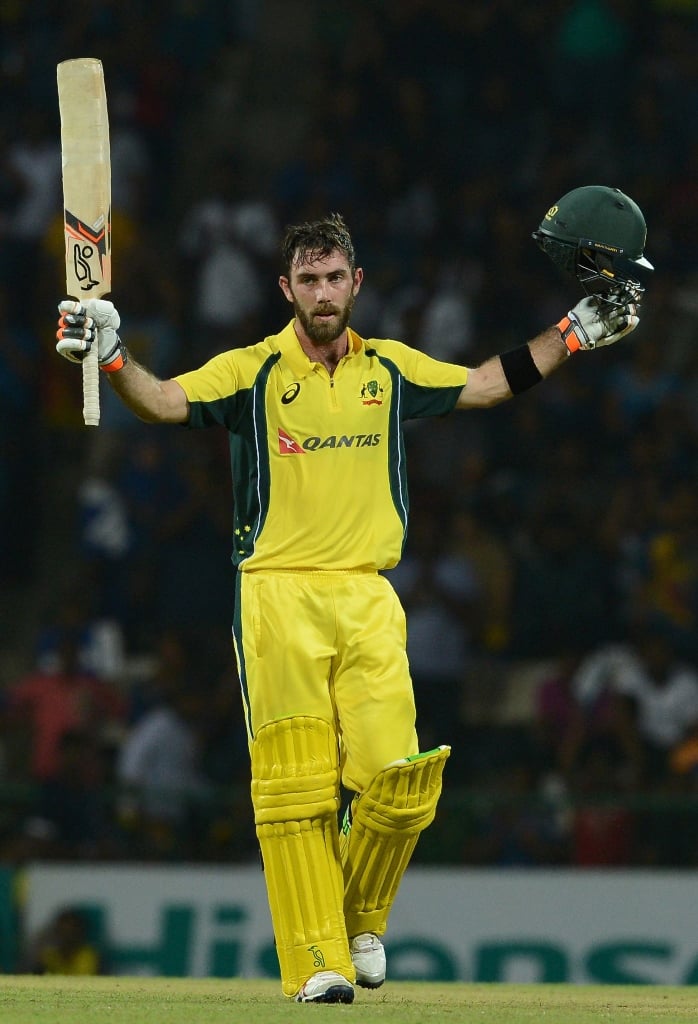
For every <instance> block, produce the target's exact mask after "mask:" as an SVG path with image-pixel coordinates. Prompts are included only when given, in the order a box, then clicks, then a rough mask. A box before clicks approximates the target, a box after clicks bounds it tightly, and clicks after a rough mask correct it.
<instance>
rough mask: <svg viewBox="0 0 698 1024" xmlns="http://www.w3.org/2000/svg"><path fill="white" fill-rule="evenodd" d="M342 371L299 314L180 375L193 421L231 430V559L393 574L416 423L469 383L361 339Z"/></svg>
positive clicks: (450, 403)
mask: <svg viewBox="0 0 698 1024" xmlns="http://www.w3.org/2000/svg"><path fill="white" fill-rule="evenodd" d="M349 342H350V344H349V351H348V352H347V354H346V356H344V358H343V359H341V360H340V363H339V365H338V366H337V368H336V370H335V372H334V374H333V376H332V377H330V375H329V373H328V372H327V370H326V369H325V367H324V366H322V365H321V364H319V363H312V362H311V361H310V360H309V359H308V357H307V356H306V355H305V353H304V352H303V350H302V348H301V346H300V343H299V341H298V339H297V337H296V334H295V331H294V328H293V321H292V322H291V323H290V324H288V325H287V327H286V328H285V329H284V330H283V331H282V332H281V333H280V334H277V335H272V336H270V337H268V338H265V339H264V341H262V342H260V343H259V344H258V345H252V346H250V347H249V348H244V349H233V350H231V351H230V352H223V353H221V354H220V355H218V356H214V358H213V359H211V360H209V362H208V363H206V364H205V365H204V366H202V367H200V368H199V369H198V370H193V371H191V372H190V373H185V374H182V375H181V376H179V377H176V378H175V379H176V380H177V381H178V382H179V383H180V385H181V386H182V388H183V389H184V392H185V394H186V396H187V399H188V400H189V404H190V410H191V412H190V418H189V425H190V426H191V427H204V426H210V425H213V424H219V425H221V426H224V427H225V428H226V429H227V430H228V432H229V434H230V458H231V465H232V472H233V494H234V504H235V527H234V550H233V562H234V563H235V565H236V566H238V567H239V568H242V569H245V570H251V569H305V570H337V569H339V570H342V569H374V570H375V569H384V568H390V567H391V566H393V565H395V564H396V562H397V561H398V560H399V558H400V555H401V553H402V548H403V545H404V542H405V535H406V529H407V518H408V511H409V500H408V488H407V473H406V460H405V442H404V436H403V430H402V423H403V421H404V420H407V419H414V418H420V417H425V416H440V415H444V414H445V413H448V412H450V411H451V410H452V409H453V408H454V407H455V404H456V402H457V400H458V396H459V395H460V392H461V390H462V388H463V386H464V384H465V382H466V380H467V370H466V369H465V368H464V367H460V366H455V365H453V364H450V363H443V362H439V361H438V360H435V359H432V358H430V357H429V356H426V355H425V354H424V353H422V352H419V351H417V350H416V349H412V348H410V347H409V346H407V345H404V344H402V343H401V342H398V341H392V340H389V339H381V340H377V339H371V341H369V342H365V341H363V339H362V338H360V337H359V336H358V335H357V334H356V333H355V332H354V331H351V330H350V331H349Z"/></svg>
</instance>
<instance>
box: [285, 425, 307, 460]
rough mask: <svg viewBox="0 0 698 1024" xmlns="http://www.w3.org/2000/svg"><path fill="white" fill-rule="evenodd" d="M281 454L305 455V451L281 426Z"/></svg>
mask: <svg viewBox="0 0 698 1024" xmlns="http://www.w3.org/2000/svg"><path fill="white" fill-rule="evenodd" d="M279 455H305V452H304V451H303V449H302V448H301V446H300V445H299V444H298V442H297V441H294V440H293V438H292V437H290V436H289V435H288V434H287V433H286V431H285V430H282V429H281V427H279Z"/></svg>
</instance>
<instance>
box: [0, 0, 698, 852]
mask: <svg viewBox="0 0 698 1024" xmlns="http://www.w3.org/2000/svg"><path fill="white" fill-rule="evenodd" d="M81 6H82V15H83V16H81V17H79V18H78V17H76V18H71V19H66V18H65V16H64V12H63V9H62V7H61V5H59V4H56V3H53V2H51V0H32V2H31V3H27V4H24V5H22V4H7V5H2V6H1V7H0V79H1V82H2V88H1V89H0V416H1V417H2V437H3V442H2V449H1V452H0V524H1V526H2V531H1V535H2V538H3V540H2V546H1V548H0V589H1V590H2V592H3V594H4V599H3V603H2V608H3V618H5V619H6V621H5V622H3V623H2V630H1V633H0V641H1V642H2V647H3V654H4V657H3V660H2V663H1V664H2V671H3V678H2V679H0V754H1V755H2V761H1V762H0V785H2V786H3V792H4V794H5V796H4V798H3V799H2V800H0V856H2V857H4V858H6V859H23V858H27V857H32V856H46V857H63V858H65V857H82V858H115V857H116V858H118V857H140V858H151V859H152V858H164V859H168V858H176V857H179V858H189V859H243V858H246V857H249V856H254V850H255V846H254V836H253V828H252V823H251V812H250V810H249V808H248V803H249V801H248V795H247V786H248V781H247V780H248V759H247V741H246V736H245V730H244V725H243V722H242V718H241V713H240V709H239V695H238V684H237V679H236V676H235V665H234V658H233V651H232V642H231V634H230V627H231V622H232V611H233V609H232V593H233V578H232V568H231V564H230V547H231V523H232V507H231V491H230V476H229V467H228V449H227V438H226V437H225V436H224V435H223V433H222V432H215V433H213V432H212V433H208V434H206V436H203V435H202V434H194V433H188V432H187V431H186V430H180V429H175V428H155V427H149V426H145V425H143V424H140V423H139V422H138V421H136V420H135V419H134V418H133V417H131V415H130V414H128V413H126V412H125V411H124V410H123V409H122V408H121V407H120V406H119V404H118V403H117V402H116V400H115V399H114V397H113V395H111V393H110V392H109V390H108V388H106V387H105V386H103V389H102V422H101V425H100V427H99V429H98V430H97V431H90V430H87V429H86V428H84V427H83V426H82V422H81V396H80V380H79V373H78V374H77V375H76V373H75V368H74V367H71V366H70V365H69V364H68V363H66V362H64V361H63V360H61V359H59V358H58V357H57V356H56V355H55V352H54V349H53V347H54V331H55V327H54V322H55V315H54V312H53V311H54V310H55V307H56V304H57V302H58V301H59V300H60V298H61V297H62V294H63V289H64V284H63V236H62V203H61V192H60V188H61V183H60V174H61V166H60V133H59V125H58V110H57V101H56V96H55V65H56V63H57V61H60V60H62V59H65V58H67V57H72V56H79V55H88V54H89V55H94V56H99V57H101V59H102V60H103V62H104V65H105V71H106V78H107V89H108V96H109V106H110V122H111V132H112V139H111V146H112V175H113V181H112V187H113V211H112V226H113V239H114V291H113V298H114V301H115V303H116V304H117V307H118V308H119V311H120V313H121V317H122V335H123V337H124V339H125V341H126V342H127V344H128V345H129V348H130V349H131V350H132V351H133V353H134V354H135V355H136V358H138V359H139V360H140V361H143V362H145V363H146V364H147V365H149V366H150V367H151V368H152V369H153V370H154V371H155V372H156V373H158V374H160V375H169V374H172V373H176V372H179V371H183V370H186V369H190V368H193V367H194V366H196V365H198V364H199V363H201V362H202V361H204V360H205V359H206V358H208V357H209V356H210V355H212V354H214V353H215V352H218V351H222V350H223V349H225V348H229V347H235V346H240V345H246V344H250V343H253V342H255V341H257V340H259V339H261V338H262V337H263V336H264V335H265V334H268V333H272V332H275V331H277V330H278V329H279V328H280V327H281V326H283V325H284V324H285V323H286V321H287V319H288V310H287V307H286V304H285V302H284V300H283V298H282V296H281V293H280V292H279V290H278V288H277V285H276V279H277V277H278V273H279V266H278V259H277V250H278V242H279V238H280V234H281V231H282V229H283V226H284V225H285V224H286V223H288V222H290V221H293V222H296V221H299V220H302V219H306V218H310V217H313V216H315V215H322V214H324V213H327V212H329V211H332V210H339V211H340V212H341V213H342V214H343V215H344V217H345V219H346V221H347V223H348V224H349V227H350V229H351V231H352V233H353V236H354V240H355V244H356V249H357V255H358V260H359V263H360V264H361V265H362V266H363V268H364V271H365V275H366V277H365V282H364V285H363V287H362V290H361V295H360V296H359V299H358V301H357V305H356V308H355V316H354V319H353V321H352V323H353V326H354V327H355V329H357V330H358V331H359V332H360V333H362V334H364V335H365V336H369V337H370V336H374V337H376V336H378V337H394V338H399V339H400V340H403V341H406V342H408V343H410V344H412V345H414V346H415V347H417V348H420V349H422V350H424V351H427V352H429V353H431V354H432V355H435V356H437V357H439V358H444V359H448V360H451V361H456V362H466V363H469V364H474V363H477V362H479V361H480V360H482V359H484V358H486V357H487V356H489V355H491V354H493V353H495V352H499V351H502V350H503V349H505V348H508V347H513V346H515V345H517V344H520V343H522V342H523V341H524V340H526V339H528V338H530V337H532V336H533V335H534V334H535V333H537V332H538V331H539V330H540V329H541V328H542V327H543V326H545V325H547V324H549V323H554V322H556V321H557V320H558V319H559V318H560V317H561V316H562V315H563V314H564V313H565V312H566V311H567V309H568V308H570V306H571V305H573V304H574V302H575V301H576V300H577V298H578V297H579V296H578V293H577V292H576V290H575V285H574V284H573V283H572V282H571V281H569V280H564V279H562V278H560V277H559V276H558V275H557V272H556V271H555V269H554V268H553V266H552V265H551V264H549V263H547V262H546V258H545V257H544V256H543V255H542V254H541V253H540V252H539V251H538V250H537V249H536V247H535V245H534V243H533V242H532V240H531V232H532V231H533V230H534V229H535V228H536V227H537V226H538V223H539V222H540V220H541V218H542V216H543V214H544V213H545V211H546V210H547V209H548V207H549V206H550V205H551V204H552V203H553V202H554V201H555V200H556V199H557V198H559V197H560V196H561V195H562V194H563V193H564V192H566V191H568V190H569V189H571V188H574V187H576V186H578V185H582V184H609V185H614V186H617V187H619V188H621V189H622V190H623V191H625V192H626V193H627V194H629V195H630V196H632V197H633V198H634V199H635V200H636V201H637V202H638V203H639V204H640V206H641V207H642V209H643V211H644V213H645V216H646V219H647V223H648V229H649V233H648V242H647V249H646V255H647V256H648V258H649V259H650V260H651V261H652V262H653V263H654V265H655V267H656V270H655V273H654V275H653V279H652V281H651V283H650V285H649V288H648V292H647V295H646V299H645V302H644V304H643V316H642V321H641V324H640V327H639V328H638V329H637V331H636V332H635V333H634V334H633V336H632V338H631V339H629V340H627V341H625V342H622V343H621V344H620V345H618V346H615V347H614V348H613V349H610V350H604V351H603V352H600V353H595V354H589V355H585V354H582V355H579V356H576V357H575V358H574V359H573V360H571V361H570V364H569V365H567V366H566V367H564V368H563V369H562V370H561V371H560V372H559V373H558V374H556V375H555V376H554V377H553V378H551V380H549V381H547V382H546V383H545V384H544V385H543V386H542V387H540V388H537V389H534V390H533V391H531V392H528V393H527V394H526V395H524V396H521V397H519V398H518V399H516V400H515V401H513V402H511V403H507V404H506V405H503V406H501V407H498V408H496V409H492V410H486V411H474V412H470V413H468V414H467V415H459V416H452V417H449V418H447V419H444V420H442V421H438V422H428V423H424V424H422V423H420V424H415V425H409V426H408V428H407V445H408V457H409V462H410V466H411V480H412V485H411V507H412V512H411V526H410V532H409V537H408V542H407V547H406V552H405V558H404V560H403V562H402V563H401V565H400V566H399V567H398V568H397V569H395V570H393V571H392V572H391V576H392V578H393V582H394V585H395V586H396V588H397V590H398V592H399V594H400V596H401V598H402V600H403V602H404V605H405V608H406V611H407V616H408V648H409V655H410V658H411V663H412V668H413V675H414V681H415V688H416V694H417V701H418V710H419V721H420V724H421V743H422V747H423V748H425V749H426V748H428V747H429V746H431V745H434V744H435V743H440V742H449V743H451V744H452V745H453V756H452V760H451V763H450V764H449V768H448V785H447V787H446V792H445V795H444V804H443V808H444V812H443V814H442V815H441V816H440V819H437V822H436V824H435V825H434V827H433V830H430V832H429V833H427V835H426V836H425V838H424V840H423V842H422V844H420V849H419V850H418V856H419V855H420V854H421V855H422V856H423V857H425V858H433V859H438V858H439V857H442V858H443V857H448V858H449V859H451V860H454V861H456V862H460V863H477V864H501V865H511V864H533V865H536V864H570V863H571V864H579V865H592V864H642V865H657V864H659V865H668V864H680V865H692V866H695V865H698V622H697V614H698V487H697V486H696V484H697V481H696V467H697V466H698V344H697V342H698V258H697V256H696V238H698V230H697V229H698V62H697V61H696V59H695V55H696V52H698V49H697V44H698V4H696V3H695V2H690V0H683V2H680V0H674V2H671V0H664V2H662V0H655V2H653V3H647V4H634V3H632V2H630V0H579V2H576V3H562V2H559V0H542V2H540V3H538V4H535V5H532V4H521V3H514V2H512V0H488V2H484V0H482V2H479V0H473V2H471V3H462V4H454V3H450V2H446V0H432V2H426V0H382V2H372V3H370V2H360V0H357V2H355V3H353V4H351V5H345V6H344V7H339V8H338V7H336V6H335V7H332V8H331V9H327V8H326V6H323V5H322V4H320V3H319V2H311V0H308V2H306V3H304V4H303V5H293V4H291V5H288V4H281V3H276V2H271V0H267V2H264V0H260V2H255V0H237V2H222V0H206V2H202V3H198V4H190V3H183V2H178V3H164V2H163V0H153V2H151V3H150V4H148V6H147V9H142V8H141V6H140V5H137V4H135V3H133V2H132V0H121V2H119V3H118V4H117V3H115V2H109V0H104V2H100V3H93V4H84V5H81ZM301 7H302V9H301ZM357 486H359V483H358V482H357ZM338 514H339V510H338ZM19 608H21V610H22V621H21V622H20V621H18V619H17V616H16V614H15V609H19ZM28 624H29V628H27V625H28ZM23 786H24V787H28V788H22V787H23ZM13 787H14V788H13ZM13 794H14V796H13ZM450 812H453V813H450ZM430 836H433V838H430ZM430 844H431V845H430Z"/></svg>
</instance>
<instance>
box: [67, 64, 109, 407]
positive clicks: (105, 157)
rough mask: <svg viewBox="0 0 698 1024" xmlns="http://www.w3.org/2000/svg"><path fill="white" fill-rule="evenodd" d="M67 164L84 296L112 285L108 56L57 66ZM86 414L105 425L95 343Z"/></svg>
mask: <svg viewBox="0 0 698 1024" xmlns="http://www.w3.org/2000/svg"><path fill="white" fill-rule="evenodd" d="M57 79H58V106H59V110H60V119H61V154H62V165H63V222H64V228H65V280H66V287H67V294H68V296H69V297H70V298H73V299H78V300H79V301H80V302H84V301H85V299H91V298H100V297H101V296H103V295H105V294H106V293H107V292H109V291H110V290H111V163H110V154H109V120H108V116H107V94H106V90H105V87H104V70H103V68H102V62H101V61H100V60H97V59H95V58H94V57H79V58H77V59H75V60H64V61H62V62H61V63H60V64H59V65H58V67H57ZM82 391H83V402H84V407H83V418H84V420H85V423H86V424H87V425H88V426H95V427H96V426H98V425H99V363H98V352H97V345H96V344H94V345H93V346H92V348H91V349H90V351H89V352H88V353H87V355H86V356H85V358H84V359H83V361H82Z"/></svg>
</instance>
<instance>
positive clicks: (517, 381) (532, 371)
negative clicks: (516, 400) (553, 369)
mask: <svg viewBox="0 0 698 1024" xmlns="http://www.w3.org/2000/svg"><path fill="white" fill-rule="evenodd" d="M499 360H500V362H501V364H502V370H503V371H504V376H505V377H506V379H507V384H508V385H509V390H510V391H511V393H512V395H518V394H520V393H521V392H522V391H528V389H529V388H532V387H533V385H534V384H537V383H538V382H539V381H541V380H543V375H542V373H541V372H540V370H539V369H538V367H537V366H536V364H535V363H534V361H533V356H532V355H531V350H530V348H529V347H528V345H519V347H518V348H512V349H511V350H510V351H509V352H503V353H502V355H501V356H500V357H499Z"/></svg>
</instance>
